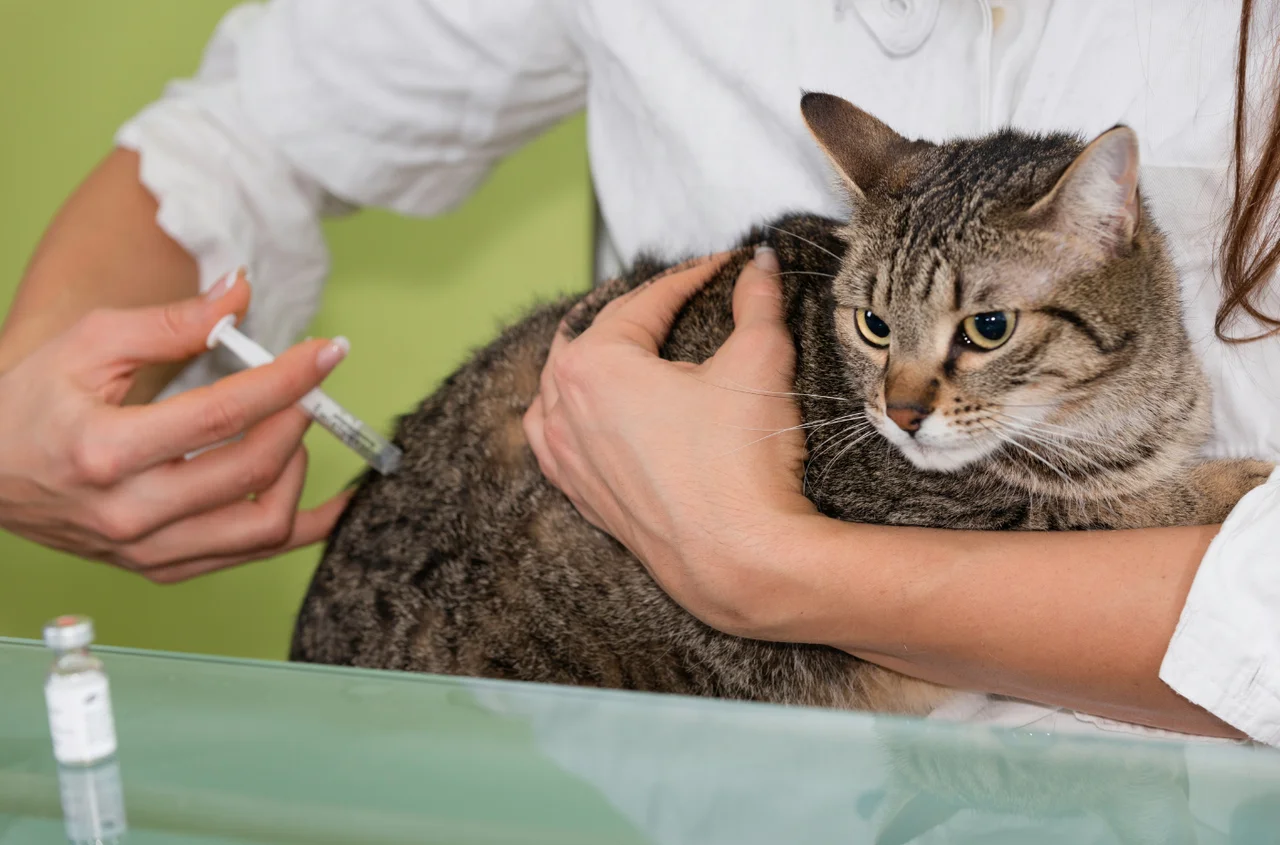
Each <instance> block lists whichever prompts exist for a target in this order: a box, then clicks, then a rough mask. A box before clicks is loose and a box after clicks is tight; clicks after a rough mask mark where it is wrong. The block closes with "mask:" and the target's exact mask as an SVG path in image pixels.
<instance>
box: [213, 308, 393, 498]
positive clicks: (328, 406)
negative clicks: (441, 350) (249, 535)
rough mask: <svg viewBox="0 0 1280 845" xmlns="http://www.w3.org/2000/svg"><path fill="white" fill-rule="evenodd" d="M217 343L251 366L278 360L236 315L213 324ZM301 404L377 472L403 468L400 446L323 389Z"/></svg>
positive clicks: (301, 400) (259, 365) (316, 390)
mask: <svg viewBox="0 0 1280 845" xmlns="http://www.w3.org/2000/svg"><path fill="white" fill-rule="evenodd" d="M218 344H222V346H223V347H224V348H226V349H227V350H229V351H230V352H231V353H232V354H233V355H235V356H236V357H237V358H239V359H240V360H241V361H242V362H244V364H245V366H248V367H261V366H263V365H264V364H270V363H271V362H272V361H274V360H275V356H273V355H272V354H271V353H270V352H268V351H267V350H265V349H263V348H262V347H261V346H259V345H258V344H257V343H256V342H255V341H253V340H251V339H250V338H249V337H247V336H246V335H244V334H243V333H241V332H240V330H239V329H237V328H236V315H235V314H228V315H227V316H225V317H223V318H222V319H221V320H219V321H218V324H217V325H216V326H214V327H213V331H211V332H209V340H208V345H209V348H210V349H212V348H214V347H215V346H217V345H218ZM298 405H299V406H300V407H301V408H302V409H303V410H304V411H306V412H307V413H308V414H309V415H310V416H311V418H312V419H313V420H315V421H316V422H318V423H320V425H322V426H324V428H326V429H328V431H329V432H331V433H332V434H333V435H334V436H335V437H337V438H338V439H339V440H341V441H342V442H343V443H345V444H347V446H348V447H350V449H351V450H352V451H354V452H355V453H357V454H358V455H359V456H360V457H362V458H364V459H365V461H366V462H368V464H369V466H371V467H373V468H374V469H376V470H377V471H378V472H380V473H382V474H383V475H390V474H391V473H393V472H395V471H396V470H397V469H399V468H400V459H401V458H402V457H403V455H404V453H402V452H401V451H400V448H399V447H398V446H396V445H395V444H393V443H389V442H387V440H386V438H384V437H383V436H382V435H380V434H378V433H377V432H376V431H374V430H373V429H372V428H370V427H369V426H367V425H365V424H364V423H363V422H361V421H360V420H359V418H357V417H356V416H355V415H354V414H352V413H351V412H350V411H348V410H347V409H346V408H343V407H342V406H341V405H339V404H338V403H337V402H335V401H333V400H332V399H331V398H329V396H328V395H327V394H326V393H324V392H323V391H322V390H321V389H320V388H318V387H317V388H314V389H313V390H311V392H310V393H308V394H307V395H306V396H303V397H302V398H301V399H300V400H298Z"/></svg>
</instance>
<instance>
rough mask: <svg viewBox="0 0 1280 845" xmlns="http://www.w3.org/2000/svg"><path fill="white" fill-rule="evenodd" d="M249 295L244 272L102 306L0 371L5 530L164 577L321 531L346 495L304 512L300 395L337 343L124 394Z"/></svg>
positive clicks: (185, 351)
mask: <svg viewBox="0 0 1280 845" xmlns="http://www.w3.org/2000/svg"><path fill="white" fill-rule="evenodd" d="M248 304H249V285H248V284H247V283H246V282H244V281H243V280H242V279H241V278H240V277H238V276H236V277H229V278H228V279H226V280H224V282H223V283H219V285H218V286H216V287H215V288H214V290H213V291H211V292H210V293H209V294H208V295H206V296H205V297H203V298H193V299H189V300H186V301H183V302H178V303H174V304H172V305H168V306H162V307H154V308H139V309H130V310H102V311H96V312H93V313H91V314H89V315H88V316H86V317H85V318H83V319H82V320H80V321H79V322H78V323H77V324H76V325H75V326H73V327H72V328H70V329H69V330H67V331H65V332H63V333H62V334H61V335H60V336H58V337H55V338H54V339H53V340H51V341H49V342H47V343H45V344H44V345H43V346H41V347H40V348H38V349H37V350H36V351H35V352H33V353H31V354H30V355H29V356H27V357H26V358H25V359H23V360H22V361H20V362H19V363H18V364H16V365H15V366H14V367H13V368H12V369H10V370H9V371H7V372H5V373H3V375H0V409H3V413H0V526H3V527H4V528H6V529H8V530H10V531H13V532H14V533H16V534H20V535H22V536H24V537H27V538H28V539H31V540H34V541H36V542H39V543H43V544H45V545H48V546H53V547H55V548H59V549H63V550H65V551H69V552H72V553H74V554H77V555H81V556H84V557H90V558H95V559H99V560H105V561H109V562H111V563H114V564H116V565H119V566H122V567H124V568H126V569H131V570H134V571H137V572H139V573H141V574H142V575H144V576H145V577H147V578H148V579H150V580H152V581H156V582H172V581H179V580H183V579H185V578H189V577H192V576H194V575H198V574H201V573H204V572H210V571H213V570H216V569H222V568H224V567H228V566H232V565H235V564H238V563H242V562H245V561H249V560H256V559H259V558H264V557H268V556H270V555H274V554H279V553H281V552H283V551H287V550H289V549H292V548H297V547H299V546H304V545H309V544H311V543H314V542H316V541H318V540H319V539H321V538H322V537H323V536H325V534H327V533H328V531H329V529H330V528H331V527H332V525H333V522H334V520H336V518H337V516H338V514H339V513H340V512H341V510H342V506H343V505H344V504H345V498H343V497H338V498H335V499H333V500H331V501H329V502H327V503H326V504H324V505H322V506H320V507H319V508H316V509H315V510H311V511H302V512H299V511H298V510H297V505H298V498H299V496H300V495H301V492H302V484H303V480H304V479H305V476H306V467H307V457H306V452H305V450H304V449H303V447H302V445H301V442H300V441H301V438H302V435H303V432H304V431H305V430H306V428H307V425H308V422H309V420H308V418H307V417H306V416H305V415H304V414H303V413H302V412H301V411H299V410H297V409H296V408H294V407H293V404H294V403H295V402H296V401H297V400H298V399H299V398H300V397H301V396H302V395H303V394H304V393H306V392H307V391H308V390H310V389H311V388H312V387H315V386H316V385H317V384H318V383H319V382H320V381H321V380H322V379H323V378H324V377H325V376H326V375H328V373H329V372H330V371H331V370H332V369H333V368H334V367H335V366H336V365H337V364H338V363H339V361H341V359H342V353H343V350H342V348H341V347H339V346H337V345H336V344H333V343H330V342H328V341H324V340H314V341H308V342H306V343H302V344H299V345H297V346H295V347H294V348H293V349H291V350H289V351H288V352H286V353H284V354H283V355H281V356H280V357H279V358H278V359H277V361H276V363H274V364H272V365H269V366H266V367H260V368H257V369H254V370H250V371H246V372H243V373H238V374H236V375H233V376H230V377H229V378H226V379H224V380H222V381H220V382H218V383H217V384H215V385H212V386H209V387H204V388H200V389H198V390H193V391H190V392H189V393H185V394H182V395H179V396H176V397H173V398H171V399H166V400H164V401H161V402H158V403H155V404H152V405H147V406H142V407H122V406H121V403H122V402H123V400H124V398H125V396H126V394H127V393H128V392H129V389H130V387H131V385H132V384H133V379H134V375H135V374H136V372H137V371H138V370H139V369H141V368H142V367H143V366H144V365H146V364H149V363H158V362H168V361H181V360H184V359H187V358H191V357H194V356H195V355H196V354H198V353H199V352H202V351H203V350H204V346H205V339H206V337H207V336H208V333H209V331H210V329H211V328H212V327H213V325H214V323H216V322H217V321H218V319H219V318H221V317H223V316H224V315H226V314H230V313H243V312H244V310H245V309H246V308H247V307H248ZM240 434H244V437H243V439H242V440H240V441H239V442H236V443H233V444H230V445H227V446H223V447H220V448H218V449H214V450H211V451H209V452H206V453H204V454H201V455H199V456H197V457H195V458H193V459H191V460H185V459H184V457H183V456H184V455H186V454H187V453H189V452H192V451H195V450H198V449H200V448H202V447H205V446H209V445H212V444H215V443H218V442H221V441H223V440H226V439H228V438H231V437H234V436H236V435H240Z"/></svg>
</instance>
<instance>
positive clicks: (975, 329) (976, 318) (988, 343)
mask: <svg viewBox="0 0 1280 845" xmlns="http://www.w3.org/2000/svg"><path fill="white" fill-rule="evenodd" d="M1017 324H1018V312H1016V311H984V312H983V313H981V314H974V315H973V316H972V317H965V318H964V322H963V323H961V324H960V331H961V332H963V334H964V340H965V341H967V342H968V343H970V344H972V345H973V346H976V347H978V348H979V349H981V350H983V351H984V352H989V351H991V350H992V349H999V348H1000V347H1001V346H1004V345H1005V343H1007V342H1008V341H1009V338H1010V337H1012V336H1013V327H1014V326H1016V325H1017Z"/></svg>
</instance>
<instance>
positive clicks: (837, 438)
mask: <svg viewBox="0 0 1280 845" xmlns="http://www.w3.org/2000/svg"><path fill="white" fill-rule="evenodd" d="M869 428H875V426H873V425H872V424H871V423H870V422H869V421H864V422H862V423H860V424H858V425H851V426H849V427H848V428H847V429H845V430H844V431H841V432H840V433H839V434H836V435H834V436H833V437H832V438H831V439H830V440H828V441H827V442H826V443H823V444H822V445H821V446H819V447H818V448H817V449H815V450H814V452H813V454H811V455H810V456H809V461H810V462H812V461H813V460H814V459H815V458H817V457H818V456H819V455H821V454H822V453H823V452H825V451H827V450H828V449H832V448H834V447H835V446H837V445H839V444H840V443H843V442H844V441H845V440H846V439H847V438H848V437H850V436H851V435H853V434H861V433H862V432H864V431H866V430H867V429H869Z"/></svg>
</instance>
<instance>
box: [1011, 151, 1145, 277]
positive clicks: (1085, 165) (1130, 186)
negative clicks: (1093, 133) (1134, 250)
mask: <svg viewBox="0 0 1280 845" xmlns="http://www.w3.org/2000/svg"><path fill="white" fill-rule="evenodd" d="M1140 213H1141V201H1140V200H1139V198H1138V136H1137V134H1135V133H1134V131H1133V130H1132V129H1130V128H1129V127H1127V126H1117V127H1115V128H1113V129H1109V130H1107V131H1106V132H1103V133H1102V134H1101V135H1099V136H1098V137H1097V138H1094V139H1093V141H1091V142H1090V143H1089V145H1088V146H1086V147H1085V148H1084V151H1083V152H1081V153H1080V155H1079V156H1077V157H1076V160H1075V161H1073V162H1071V165H1070V166H1069V167H1068V168H1067V169H1066V171H1065V172H1064V173H1063V174H1062V176H1061V177H1060V178H1059V179H1058V183H1057V184H1056V185H1054V186H1053V189H1052V190H1050V191H1049V193H1048V194H1046V195H1045V196H1044V197H1043V198H1041V199H1040V201H1039V202H1037V203H1036V204H1035V205H1033V206H1032V207H1031V208H1030V210H1028V211H1027V212H1026V215H1027V218H1028V219H1029V220H1030V221H1031V222H1032V223H1033V224H1034V225H1038V226H1041V227H1043V228H1047V229H1051V230H1054V231H1056V232H1058V233H1059V234H1061V235H1064V236H1067V237H1073V238H1079V239H1081V240H1083V241H1085V242H1088V243H1092V244H1094V245H1096V246H1098V247H1101V248H1102V249H1103V251H1104V252H1105V253H1106V254H1109V255H1114V254H1117V253H1119V252H1122V251H1123V250H1125V249H1126V248H1128V246H1129V244H1130V243H1132V242H1133V238H1134V235H1135V234H1136V233H1137V229H1138V218H1139V215H1140Z"/></svg>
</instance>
